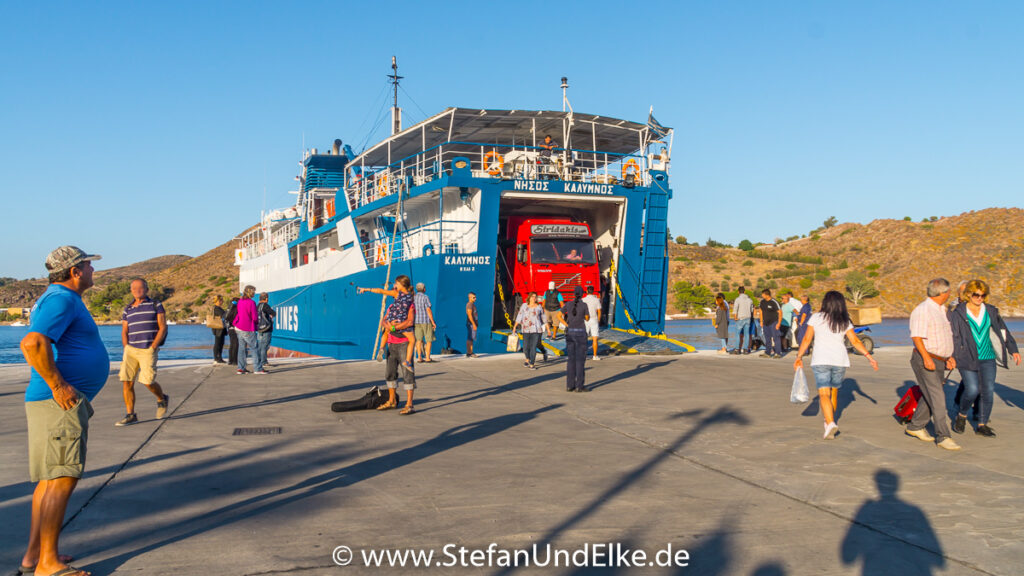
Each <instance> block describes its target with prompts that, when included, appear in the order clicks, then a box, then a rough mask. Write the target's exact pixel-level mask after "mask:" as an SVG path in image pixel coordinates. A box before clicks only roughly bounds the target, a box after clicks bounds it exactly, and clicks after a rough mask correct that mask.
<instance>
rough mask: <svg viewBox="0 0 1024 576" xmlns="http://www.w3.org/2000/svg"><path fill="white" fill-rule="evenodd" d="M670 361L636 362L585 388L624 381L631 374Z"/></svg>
mask: <svg viewBox="0 0 1024 576" xmlns="http://www.w3.org/2000/svg"><path fill="white" fill-rule="evenodd" d="M671 362H672V360H663V361H661V362H647V363H645V364H638V365H636V366H634V367H633V368H630V369H629V370H626V371H625V372H618V373H616V374H614V375H612V376H608V377H607V378H604V379H602V380H598V381H596V382H594V383H592V384H587V388H590V389H591V390H593V389H595V388H600V387H601V386H606V385H608V384H611V383H612V382H621V381H624V380H628V379H629V378H632V377H633V376H637V375H639V374H643V373H644V372H648V371H650V370H654V369H655V368H661V367H662V366H665V365H666V364H669V363H671Z"/></svg>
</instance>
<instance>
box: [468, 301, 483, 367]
mask: <svg viewBox="0 0 1024 576" xmlns="http://www.w3.org/2000/svg"><path fill="white" fill-rule="evenodd" d="M468 298H469V300H468V301H467V302H466V358H476V354H474V353H473V341H474V340H476V329H477V328H479V327H480V316H479V315H477V312H476V294H475V293H473V292H470V293H469V296H468Z"/></svg>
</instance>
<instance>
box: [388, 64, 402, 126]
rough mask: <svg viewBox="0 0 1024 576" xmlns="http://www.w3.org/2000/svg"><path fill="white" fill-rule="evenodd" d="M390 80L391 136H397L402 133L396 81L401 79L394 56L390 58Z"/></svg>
mask: <svg viewBox="0 0 1024 576" xmlns="http://www.w3.org/2000/svg"><path fill="white" fill-rule="evenodd" d="M388 78H390V79H391V86H392V88H393V89H394V100H393V104H392V106H391V135H392V136H393V135H395V134H398V133H399V132H401V131H402V109H401V108H399V107H398V81H399V80H401V79H402V78H403V77H402V76H399V75H398V58H396V57H395V56H392V57H391V74H389V75H388Z"/></svg>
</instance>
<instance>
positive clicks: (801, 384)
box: [789, 369, 811, 404]
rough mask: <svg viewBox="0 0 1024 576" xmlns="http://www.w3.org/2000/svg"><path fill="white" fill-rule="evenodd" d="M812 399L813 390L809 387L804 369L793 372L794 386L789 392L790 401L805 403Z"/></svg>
mask: <svg viewBox="0 0 1024 576" xmlns="http://www.w3.org/2000/svg"><path fill="white" fill-rule="evenodd" d="M810 399H811V392H810V391H809V390H808V389H807V378H806V377H804V371H803V369H800V370H797V371H796V373H795V374H793V388H792V390H790V392H789V401H790V402H792V403H793V404H803V403H804V402H807V401H808V400H810Z"/></svg>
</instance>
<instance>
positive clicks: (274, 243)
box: [239, 218, 302, 260]
mask: <svg viewBox="0 0 1024 576" xmlns="http://www.w3.org/2000/svg"><path fill="white" fill-rule="evenodd" d="M301 226H302V223H301V222H300V221H299V219H297V218H293V219H289V220H287V221H285V222H280V221H278V222H265V223H263V224H261V225H260V226H258V227H256V228H254V229H252V230H250V231H249V232H247V233H246V234H245V235H243V236H242V237H241V239H240V240H239V250H241V251H242V258H243V259H244V260H250V259H252V258H258V257H260V256H263V255H264V254H268V253H270V252H272V251H274V250H277V249H278V248H281V247H283V246H287V245H288V243H289V242H291V241H293V240H295V239H296V238H298V237H299V229H300V227H301Z"/></svg>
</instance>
